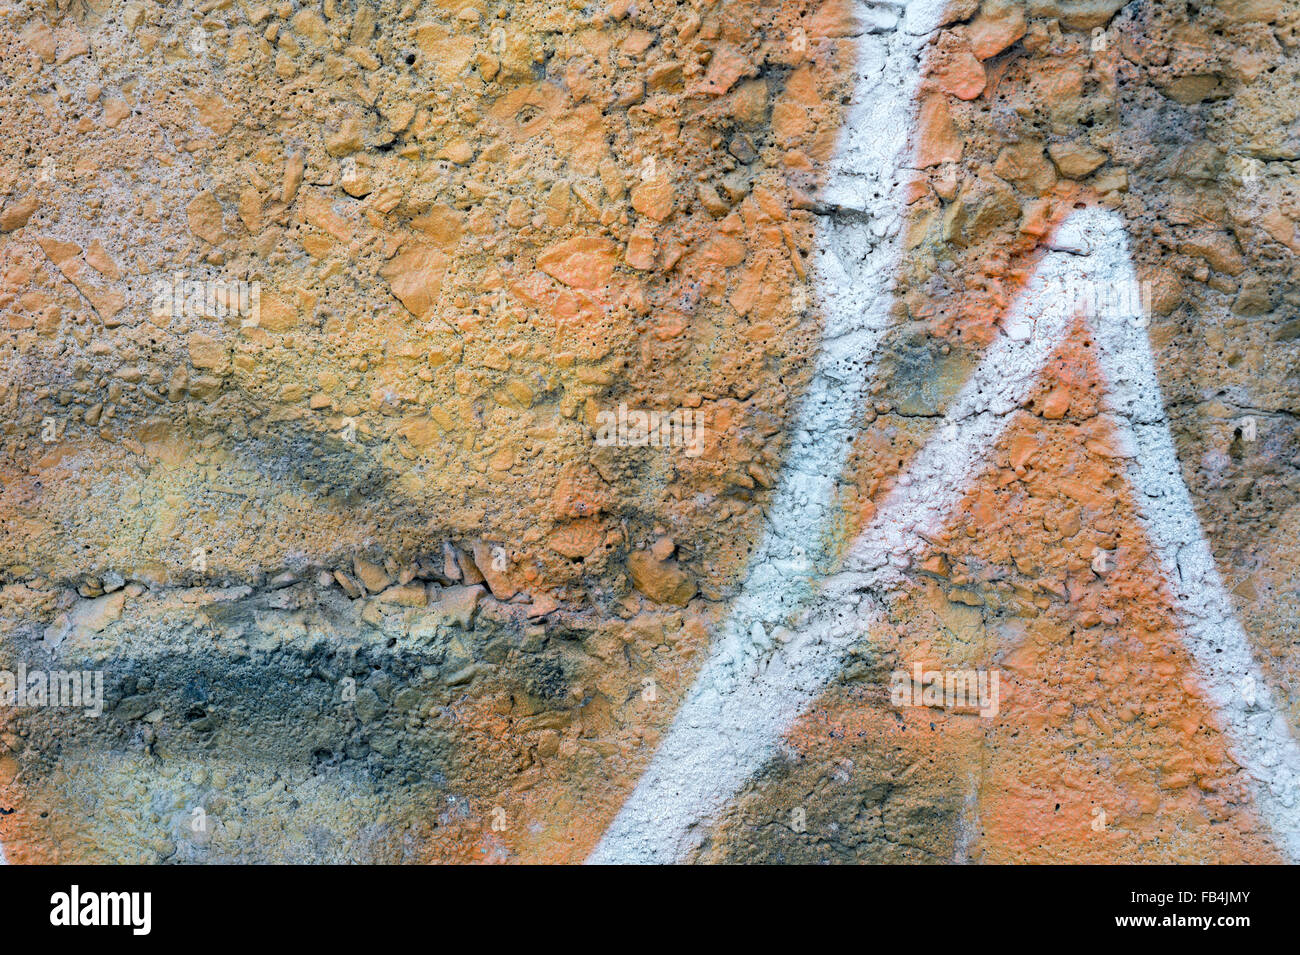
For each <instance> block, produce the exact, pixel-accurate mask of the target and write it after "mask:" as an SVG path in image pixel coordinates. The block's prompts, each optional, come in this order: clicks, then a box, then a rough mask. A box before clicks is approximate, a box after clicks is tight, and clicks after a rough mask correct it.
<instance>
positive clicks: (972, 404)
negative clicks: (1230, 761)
mask: <svg viewBox="0 0 1300 955" xmlns="http://www.w3.org/2000/svg"><path fill="white" fill-rule="evenodd" d="M1067 249H1071V250H1075V251H1066V250H1067ZM1080 252H1081V253H1082V254H1079V253H1080ZM1087 282H1095V283H1097V286H1096V287H1099V288H1110V289H1136V282H1137V279H1136V276H1135V274H1134V272H1133V266H1132V263H1131V260H1130V258H1129V254H1128V248H1127V241H1126V238H1125V234H1124V228H1123V224H1122V223H1121V222H1120V220H1119V219H1118V218H1117V217H1116V216H1115V215H1114V214H1112V213H1109V212H1106V211H1103V210H1086V211H1082V212H1078V213H1075V214H1074V215H1073V216H1071V218H1070V219H1069V220H1068V221H1067V222H1066V223H1065V224H1063V225H1062V226H1061V228H1060V230H1059V231H1058V235H1057V241H1056V244H1055V247H1054V250H1053V251H1050V252H1048V253H1047V254H1046V255H1045V256H1044V258H1043V260H1042V261H1041V263H1040V264H1039V267H1038V269H1037V270H1036V272H1035V274H1034V276H1033V278H1032V279H1031V280H1030V283H1029V286H1028V287H1027V288H1026V290H1025V291H1024V293H1023V294H1022V295H1021V296H1019V298H1018V299H1017V301H1016V303H1015V305H1014V306H1013V309H1012V311H1011V313H1010V315H1009V317H1008V320H1007V322H1006V324H1005V326H1004V331H1005V332H1006V334H1005V335H1004V337H1002V338H1001V339H999V340H998V341H997V342H996V343H995V344H994V345H993V346H991V347H990V348H989V350H988V351H987V353H986V354H985V356H984V358H983V359H982V360H981V362H980V365H979V367H978V368H977V369H976V371H975V373H974V374H973V375H972V376H971V378H970V380H969V381H968V382H967V384H966V385H965V386H964V387H963V389H962V391H961V393H960V394H959V395H958V397H957V398H956V399H955V400H954V402H953V403H952V406H951V407H950V408H949V410H948V412H947V413H946V414H945V416H944V420H943V422H942V424H941V425H940V427H939V429H938V431H937V433H936V435H935V436H934V437H932V438H931V440H930V441H928V442H927V443H926V445H925V446H924V447H923V448H922V449H921V451H920V452H919V453H918V454H917V455H916V456H915V458H914V459H913V461H912V462H911V463H910V465H909V467H908V469H907V472H906V473H905V474H904V475H903V476H902V477H901V478H900V479H899V480H898V481H897V483H896V485H895V486H894V488H893V489H892V490H891V491H890V493H889V494H888V495H887V496H886V499H885V501H884V503H883V504H882V505H881V506H880V507H879V509H878V510H877V514H876V517H875V518H874V519H873V520H872V521H871V522H870V523H869V524H868V525H867V527H866V528H865V529H864V530H863V531H862V533H861V535H860V536H859V538H858V539H857V540H856V541H855V543H854V545H853V547H852V549H851V550H850V552H849V554H848V556H847V557H846V559H845V561H844V565H843V569H842V570H841V571H840V572H839V573H837V574H835V575H834V576H833V577H830V578H828V579H827V580H826V582H825V586H824V587H823V588H822V591H821V594H820V599H819V601H818V604H817V606H816V608H815V609H814V611H813V612H811V613H809V614H806V615H805V617H804V619H803V620H802V621H801V623H800V626H799V628H798V633H796V634H795V635H793V636H792V638H791V639H790V640H789V641H788V642H786V643H783V644H780V645H777V646H776V647H775V648H772V647H771V646H770V640H769V639H763V638H764V637H765V633H764V631H763V629H762V628H761V627H759V628H758V629H757V630H753V631H752V632H747V631H746V630H745V628H744V627H743V626H739V627H738V626H734V625H729V626H728V628H727V630H726V631H725V635H724V637H723V639H722V640H721V641H720V643H719V645H718V647H717V649H716V650H715V651H714V652H713V653H712V654H711V655H710V658H709V660H708V661H707V662H706V663H705V666H704V668H703V670H702V672H701V674H700V677H699V678H698V680H697V682H696V684H695V686H694V687H693V688H692V690H691V693H690V694H689V695H688V697H687V700H686V702H685V703H684V704H683V706H682V709H681V711H680V712H679V713H678V716H677V718H676V719H675V720H674V723H673V726H672V728H671V730H670V731H669V734H668V736H667V738H666V739H665V741H664V743H663V745H662V746H661V748H660V750H659V752H658V753H656V755H655V757H654V759H653V760H652V762H651V765H650V767H649V769H648V770H647V771H646V773H645V774H644V775H643V777H642V778H641V780H640V781H639V782H638V784H637V787H636V789H635V790H634V791H633V793H632V795H631V796H630V797H629V799H628V801H627V802H626V803H625V804H624V806H623V809H622V811H621V812H620V813H619V816H618V818H617V819H616V820H615V821H614V824H613V826H611V828H610V830H609V831H608V832H607V833H606V834H605V837H604V839H603V840H602V841H601V843H600V845H599V846H598V847H597V849H596V851H595V852H594V853H593V855H592V857H591V859H590V860H589V861H592V862H669V861H673V860H675V859H678V858H681V857H682V856H683V855H685V854H687V853H688V852H690V851H691V849H692V848H694V847H696V846H698V844H699V841H700V840H701V839H702V837H703V833H704V829H705V828H706V826H707V823H708V822H710V821H711V820H712V819H714V818H716V815H717V813H718V812H719V811H720V810H721V809H722V808H723V807H724V806H725V805H726V804H727V802H729V801H730V800H731V798H732V797H733V796H734V794H735V792H736V791H737V790H738V789H739V788H740V787H741V786H742V785H743V784H744V783H745V782H746V781H747V780H748V779H750V778H752V776H753V775H754V773H756V772H757V771H758V770H759V769H760V768H761V767H762V765H763V764H764V763H765V762H766V761H767V760H768V759H770V758H771V757H772V756H773V755H774V754H775V752H776V747H777V745H778V743H779V740H780V737H781V735H782V734H783V733H784V732H785V730H786V729H787V728H788V726H789V725H790V723H791V722H792V721H793V720H794V719H795V718H796V717H797V716H798V714H799V713H800V712H801V711H802V710H803V709H804V708H805V707H806V706H807V705H808V704H809V703H811V702H812V701H813V700H814V699H815V698H816V697H817V696H819V695H820V694H821V693H822V692H823V691H824V689H825V687H826V685H827V684H828V683H830V681H831V680H833V679H834V677H835V676H836V674H837V673H838V672H839V670H840V667H841V663H842V656H843V653H844V651H845V650H846V649H847V647H848V646H849V645H850V644H851V643H852V642H854V641H855V639H858V638H860V637H861V636H863V635H864V634H865V633H867V632H869V631H870V629H871V628H872V627H873V626H874V625H875V624H876V623H877V622H878V621H879V620H880V618H881V615H882V606H883V604H882V602H883V600H885V599H887V597H888V595H889V593H890V591H891V589H893V588H895V587H897V586H899V585H901V584H902V583H903V582H904V580H903V571H904V570H905V569H906V568H907V567H909V566H910V565H911V562H912V561H913V559H915V558H916V557H917V556H919V555H920V554H922V553H923V552H924V551H925V550H926V549H927V548H928V547H929V544H928V542H927V540H926V538H927V537H932V536H934V535H935V534H936V533H937V532H939V531H940V530H941V529H942V528H943V525H944V523H945V522H946V521H947V520H948V519H949V517H950V516H951V514H952V512H953V511H954V510H955V508H956V507H957V505H958V504H959V503H960V501H961V500H962V498H963V497H964V496H965V494H966V493H967V491H968V490H969V488H970V486H971V482H972V480H973V479H974V478H975V477H976V476H977V472H978V469H979V468H980V467H981V465H982V462H983V461H984V459H985V456H986V455H987V454H988V452H989V451H990V450H991V449H992V448H993V446H994V445H995V443H996V442H997V441H998V439H999V438H1000V436H1001V435H1002V433H1003V431H1004V430H1005V428H1006V426H1007V425H1008V424H1009V422H1010V420H1011V417H1012V413H1013V412H1014V411H1015V410H1016V409H1018V408H1019V407H1020V406H1021V405H1022V404H1023V402H1024V401H1025V400H1026V399H1027V397H1028V395H1029V393H1030V390H1031V388H1032V387H1033V385H1034V383H1035V382H1036V381H1037V380H1038V379H1039V377H1040V376H1041V374H1042V373H1043V371H1044V368H1045V367H1046V365H1047V362H1048V360H1049V358H1050V357H1051V355H1052V353H1053V351H1054V350H1055V349H1056V348H1058V347H1059V346H1060V345H1061V343H1062V342H1063V341H1064V339H1065V337H1066V336H1067V335H1068V333H1069V330H1070V327H1071V324H1072V322H1073V321H1074V320H1075V319H1076V317H1077V316H1076V313H1075V312H1074V310H1073V309H1074V303H1073V302H1071V301H1070V300H1068V299H1067V298H1065V297H1063V296H1060V295H1058V294H1055V290H1056V289H1059V288H1061V287H1067V288H1069V287H1073V288H1079V287H1083V285H1084V283H1087ZM1105 300H1106V301H1107V302H1113V301H1116V300H1118V301H1136V300H1137V299H1136V296H1125V295H1119V296H1107V297H1105ZM1136 317H1137V316H1133V315H1125V314H1123V313H1121V312H1119V311H1118V310H1112V311H1109V312H1106V313H1103V314H1100V315H1091V316H1086V318H1088V319H1090V324H1091V325H1092V327H1093V332H1094V337H1095V340H1096V343H1097V350H1098V355H1099V362H1100V365H1101V369H1102V373H1103V375H1104V376H1105V378H1106V379H1107V383H1108V385H1109V391H1108V397H1109V411H1110V413H1111V417H1112V419H1113V422H1114V427H1115V432H1116V439H1117V444H1118V445H1119V446H1120V447H1121V448H1124V449H1127V451H1128V452H1129V454H1130V457H1128V458H1127V464H1126V472H1127V476H1128V478H1129V480H1130V482H1131V484H1132V486H1133V488H1134V491H1135V497H1136V501H1135V504H1136V506H1137V510H1138V513H1139V519H1140V521H1141V523H1142V526H1143V528H1144V530H1145V532H1146V533H1147V535H1148V538H1149V540H1150V541H1151V544H1152V548H1153V550H1154V552H1155V554H1156V556H1157V558H1158V560H1159V561H1160V564H1161V569H1162V571H1163V574H1164V576H1165V578H1166V580H1167V582H1168V584H1169V587H1170V589H1171V591H1172V592H1173V594H1174V596H1175V600H1174V611H1175V614H1176V616H1177V619H1178V623H1179V624H1180V625H1181V627H1182V628H1183V630H1184V632H1185V634H1186V639H1187V642H1188V646H1189V648H1190V649H1191V651H1192V655H1193V657H1194V658H1195V659H1196V662H1197V664H1198V666H1199V668H1200V672H1201V676H1202V679H1203V681H1204V683H1205V685H1206V689H1207V691H1208V695H1209V698H1210V701H1211V703H1212V704H1213V706H1214V707H1215V709H1216V711H1217V714H1218V717H1219V722H1220V726H1221V728H1222V729H1223V730H1224V732H1225V733H1226V735H1227V737H1228V741H1229V749H1230V752H1232V755H1233V757H1234V759H1235V760H1236V761H1237V762H1238V763H1239V764H1240V765H1241V766H1243V767H1244V769H1245V770H1246V773H1247V775H1248V776H1250V778H1251V779H1252V780H1253V782H1254V787H1253V788H1254V792H1255V797H1256V803H1257V806H1258V808H1259V810H1260V812H1261V815H1262V816H1263V818H1264V820H1265V821H1266V822H1267V823H1268V825H1269V826H1270V827H1271V828H1272V829H1273V832H1274V834H1275V836H1276V837H1277V841H1278V843H1279V845H1280V846H1281V848H1282V849H1283V851H1284V852H1285V853H1286V855H1287V856H1288V857H1289V858H1291V859H1292V860H1295V859H1300V812H1298V811H1297V807H1296V804H1295V800H1294V796H1293V793H1294V787H1295V783H1296V781H1297V779H1300V747H1297V744H1296V742H1295V739H1294V738H1293V736H1292V735H1291V733H1290V730H1289V727H1288V725H1287V721H1286V719H1285V716H1284V715H1283V713H1282V710H1281V709H1280V707H1279V706H1278V704H1277V702H1276V700H1275V698H1274V696H1273V694H1272V693H1271V691H1270V690H1269V688H1268V687H1267V684H1266V683H1265V682H1264V680H1263V678H1262V675H1261V674H1260V671H1259V669H1258V667H1257V666H1256V664H1255V662H1254V660H1253V657H1252V654H1251V651H1250V646H1249V643H1248V641H1247V638H1246V635H1245V633H1244V632H1243V631H1242V629H1241V627H1240V625H1239V624H1238V623H1237V622H1236V620H1235V618H1234V616H1233V612H1232V606H1231V602H1230V601H1229V599H1228V596H1227V594H1226V593H1225V591H1224V589H1223V585H1222V581H1221V580H1220V578H1219V574H1218V571H1217V568H1216V567H1215V565H1214V560H1213V556H1212V555H1211V553H1210V550H1209V546H1208V544H1207V543H1206V541H1205V537H1204V535H1203V534H1202V533H1201V529H1200V525H1199V522H1198V521H1197V518H1196V515H1195V511H1194V510H1193V508H1192V503H1191V498H1190V495H1189V494H1188V492H1187V487H1186V485H1185V484H1184V483H1183V480H1182V476H1181V471H1180V469H1179V465H1178V460H1177V456H1176V454H1175V450H1174V445H1173V438H1172V436H1171V434H1170V432H1169V422H1168V419H1167V418H1166V416H1165V412H1164V406H1163V402H1162V400H1161V396H1160V386H1159V382H1158V379H1157V378H1156V374H1155V363H1154V360H1153V358H1152V356H1151V350H1150V345H1149V342H1148V341H1147V337H1146V332H1145V330H1144V329H1143V328H1142V327H1141V326H1140V324H1139V323H1138V322H1136V321H1134V319H1135V318H1136ZM751 580H752V577H751ZM747 587H748V582H747ZM756 603H758V601H757V600H754V601H753V602H751V603H749V604H746V606H754V605H755V604H756ZM734 619H735V618H734V617H733V620H734ZM743 622H744V621H743V620H742V621H741V623H742V624H743ZM730 623H731V622H730V621H729V624H730ZM738 671H739V672H738ZM1243 681H1246V682H1247V683H1248V684H1249V686H1250V689H1251V691H1252V692H1251V693H1249V694H1248V693H1243V692H1241V691H1240V689H1239V687H1240V686H1241V685H1242V683H1243Z"/></svg>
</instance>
